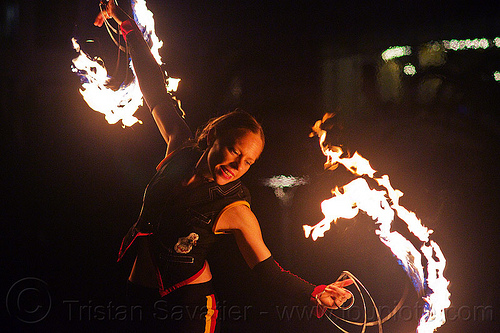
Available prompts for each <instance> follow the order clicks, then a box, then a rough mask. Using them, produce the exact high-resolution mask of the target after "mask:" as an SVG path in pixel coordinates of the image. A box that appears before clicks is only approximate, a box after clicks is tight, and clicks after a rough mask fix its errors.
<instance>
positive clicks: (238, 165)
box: [230, 156, 243, 170]
mask: <svg viewBox="0 0 500 333" xmlns="http://www.w3.org/2000/svg"><path fill="white" fill-rule="evenodd" d="M230 165H231V168H233V169H235V170H240V169H241V168H242V167H243V159H242V158H241V156H238V158H236V159H235V160H234V161H232V162H231V164H230Z"/></svg>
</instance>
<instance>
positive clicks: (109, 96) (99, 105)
mask: <svg viewBox="0 0 500 333" xmlns="http://www.w3.org/2000/svg"><path fill="white" fill-rule="evenodd" d="M131 5H132V11H133V14H134V20H135V21H136V23H137V25H138V27H139V29H140V30H141V31H142V33H143V35H144V37H145V39H146V41H147V42H148V44H150V45H151V53H152V54H153V56H154V58H155V59H156V62H157V63H158V64H159V65H161V64H163V61H162V60H161V56H160V54H159V50H160V48H161V47H162V46H163V42H162V41H161V40H160V39H159V38H158V37H157V36H156V33H155V28H154V23H155V22H154V19H153V13H152V12H151V11H149V10H148V8H147V6H146V1H145V0H132V1H131ZM107 24H109V23H107ZM112 30H114V31H117V30H116V29H112ZM118 30H119V29H118ZM108 31H111V30H108ZM110 36H111V38H112V39H113V40H114V41H116V40H115V38H114V37H113V36H112V35H111V32H110ZM72 42H73V48H74V49H75V51H76V52H78V57H76V58H75V59H73V65H72V70H73V72H75V73H76V74H77V75H78V76H79V77H80V81H81V84H82V87H81V89H80V93H81V94H82V96H83V99H84V100H85V102H87V104H88V106H89V107H90V108H92V109H93V110H95V111H98V112H101V113H103V114H104V115H105V119H106V120H107V122H108V123H110V124H115V123H117V122H119V121H121V122H122V125H123V126H124V127H126V126H132V125H134V124H135V123H142V122H141V121H140V120H139V119H137V118H136V117H135V116H134V113H135V112H136V111H137V109H138V108H139V107H141V106H142V105H143V98H142V93H141V90H140V88H139V84H138V82H137V78H136V76H135V72H134V67H133V64H132V60H131V59H129V67H130V68H131V70H132V73H133V74H134V77H133V79H132V80H131V81H130V82H129V83H122V84H121V85H120V87H118V89H112V88H111V87H109V86H108V82H109V80H110V79H111V77H110V76H109V75H108V72H107V70H106V66H105V65H104V62H103V61H102V59H100V58H98V57H94V58H92V57H90V56H89V55H88V54H87V53H85V52H84V51H83V50H82V49H81V47H80V45H79V44H78V42H77V40H76V38H72ZM118 47H119V48H120V49H122V48H123V47H122V46H121V45H119V46H118ZM165 77H167V80H166V82H165V86H166V88H167V91H169V92H172V91H176V90H177V86H178V84H179V81H180V79H175V78H170V77H168V75H167V73H166V72H165Z"/></svg>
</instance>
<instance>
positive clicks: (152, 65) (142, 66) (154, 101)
mask: <svg viewBox="0 0 500 333" xmlns="http://www.w3.org/2000/svg"><path fill="white" fill-rule="evenodd" d="M121 30H122V32H123V35H124V37H125V40H126V42H127V46H128V49H129V51H130V56H131V57H132V62H133V65H134V70H135V74H136V76H137V80H138V81H139V86H140V88H141V92H142V95H143V96H144V99H145V100H146V103H147V105H148V107H149V109H150V110H151V111H152V110H153V109H154V108H155V107H156V106H157V105H158V104H160V103H165V102H169V103H170V102H171V103H173V104H174V103H175V102H174V101H173V99H172V96H171V95H170V94H169V93H168V92H167V89H166V87H165V78H164V76H163V72H162V70H161V68H160V66H159V65H158V63H157V62H156V60H155V59H154V57H153V55H152V54H151V51H150V49H149V46H148V44H147V43H146V41H145V40H144V37H143V36H142V33H141V32H140V30H139V28H138V27H137V25H136V24H135V22H134V21H133V20H127V21H124V22H123V23H122V26H121Z"/></svg>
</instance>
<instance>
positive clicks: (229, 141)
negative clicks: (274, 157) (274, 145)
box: [206, 129, 264, 185]
mask: <svg viewBox="0 0 500 333" xmlns="http://www.w3.org/2000/svg"><path fill="white" fill-rule="evenodd" d="M209 140H210V138H209ZM263 148H264V143H263V141H262V138H261V136H260V134H256V133H253V132H251V131H249V130H244V129H236V130H233V131H230V132H229V133H227V134H225V135H222V136H220V137H217V138H215V140H213V143H212V145H211V146H210V148H209V150H208V154H207V162H208V174H207V175H206V177H208V178H209V179H213V180H214V181H215V182H216V183H217V184H219V185H224V184H227V183H229V182H232V181H235V180H237V179H239V178H240V177H241V176H243V175H244V174H245V173H246V172H247V171H248V169H250V166H251V165H252V164H253V163H255V161H257V159H258V158H259V156H260V154H261V153H262V149H263Z"/></svg>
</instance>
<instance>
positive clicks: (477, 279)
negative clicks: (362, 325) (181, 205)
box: [0, 0, 500, 333]
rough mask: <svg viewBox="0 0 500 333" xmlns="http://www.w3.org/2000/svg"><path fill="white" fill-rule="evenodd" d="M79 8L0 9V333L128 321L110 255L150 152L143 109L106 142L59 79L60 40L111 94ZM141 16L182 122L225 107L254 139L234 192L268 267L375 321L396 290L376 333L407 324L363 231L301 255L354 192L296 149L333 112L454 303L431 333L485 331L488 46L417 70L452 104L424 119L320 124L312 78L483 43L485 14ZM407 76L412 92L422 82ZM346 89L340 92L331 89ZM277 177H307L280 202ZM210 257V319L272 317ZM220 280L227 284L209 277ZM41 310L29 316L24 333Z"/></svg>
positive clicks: (257, 7) (494, 154) (360, 9)
mask: <svg viewBox="0 0 500 333" xmlns="http://www.w3.org/2000/svg"><path fill="white" fill-rule="evenodd" d="M97 3H98V2H97V1H90V0H80V1H64V2H62V1H61V2H60V1H26V0H25V1H22V0H19V1H14V0H7V1H5V2H4V3H3V4H2V6H1V7H0V8H2V21H1V27H0V28H1V29H0V33H1V41H2V47H1V48H0V49H1V50H0V60H2V61H1V63H2V67H1V68H2V71H1V74H0V75H1V76H0V78H1V79H0V107H1V125H2V134H1V138H2V152H3V154H2V155H3V157H2V162H1V170H2V172H1V173H0V174H1V175H2V184H3V186H2V193H3V195H2V206H1V210H0V211H1V215H0V216H1V225H2V232H1V233H0V250H1V252H0V253H1V258H2V259H1V269H0V281H1V282H2V283H1V287H0V313H1V315H2V320H1V321H0V322H1V324H0V327H2V332H54V331H58V332H75V331H81V332H111V331H120V330H121V329H122V328H123V326H122V325H126V324H127V323H126V321H125V322H124V321H120V320H117V319H116V318H110V317H109V316H108V315H106V316H105V318H96V317H95V316H94V315H95V313H90V314H89V311H94V310H95V309H96V307H98V306H103V307H106V306H108V305H109V304H112V305H113V306H120V305H123V304H126V303H125V297H124V287H125V281H126V279H127V276H128V273H129V271H130V267H131V263H132V258H127V259H126V260H125V262H123V263H116V255H117V251H118V248H119V246H120V242H121V238H122V236H123V235H124V234H125V233H126V231H127V230H128V228H129V227H130V225H132V224H133V222H135V219H136V218H137V215H138V213H139V210H140V207H141V200H142V194H143V190H144V188H145V186H146V185H147V183H148V181H149V179H150V177H151V176H152V175H153V174H154V171H155V166H156V165H157V163H158V162H159V161H160V160H161V159H162V157H163V154H164V152H165V145H164V142H163V141H162V139H161V136H160V135H159V133H158V131H157V129H156V127H155V124H154V122H153V120H152V118H151V116H150V114H149V111H148V109H147V108H146V107H141V108H140V109H139V110H138V111H137V115H138V118H140V119H141V120H142V121H143V124H142V125H139V124H137V125H134V126H133V127H131V128H122V127H121V126H120V125H119V124H115V125H109V124H107V123H106V121H105V120H104V117H103V115H101V114H99V113H97V112H94V111H92V110H91V109H90V108H89V107H88V106H87V104H86V103H85V102H84V101H83V99H82V98H81V95H80V94H79V93H78V89H79V87H80V83H79V79H78V77H77V76H76V75H75V74H74V73H72V72H71V60H72V59H73V58H74V57H75V56H76V53H75V52H74V51H73V50H72V45H71V37H73V36H75V37H77V38H79V39H80V40H81V41H84V40H87V39H92V40H93V41H94V42H93V43H84V44H82V45H84V46H83V47H84V48H86V50H87V51H88V52H89V53H91V54H92V55H99V56H101V57H102V58H103V60H104V62H105V63H106V64H107V66H108V68H109V69H110V72H111V73H113V74H115V76H116V77H118V78H123V77H124V73H125V69H124V68H123V66H115V63H116V59H117V51H116V48H115V47H114V44H113V43H112V41H111V40H110V38H109V36H108V35H107V33H106V32H105V31H104V30H103V29H99V28H96V27H94V26H93V25H92V22H93V19H94V17H95V16H96V15H97V13H98V6H97ZM148 6H149V8H150V9H151V10H152V11H153V12H154V15H155V20H156V29H157V34H158V35H159V37H160V39H162V40H163V41H164V43H165V46H164V47H163V49H162V50H161V55H162V56H163V60H164V62H165V64H166V69H167V71H168V73H169V74H170V75H171V76H173V77H179V78H181V79H182V81H181V84H180V87H179V91H178V93H177V95H178V97H179V98H180V99H181V100H182V105H183V109H184V110H185V111H186V114H187V115H186V121H187V122H188V124H189V125H190V126H191V127H192V128H193V129H195V128H197V127H199V126H201V125H202V124H203V123H204V122H205V121H207V120H208V119H209V118H211V117H213V116H216V115H219V114H222V113H223V112H226V111H229V110H231V109H234V108H235V107H240V108H243V109H245V110H247V111H249V112H250V113H252V114H254V115H255V116H256V118H257V119H258V120H259V121H261V122H262V124H263V126H264V130H265V132H266V148H265V151H264V153H263V155H262V157H261V159H260V160H259V161H258V163H257V164H256V165H255V166H253V167H252V170H250V171H249V173H248V174H247V175H245V177H244V182H245V184H246V185H247V186H248V187H249V189H250V191H251V193H252V209H253V211H254V212H255V214H256V216H257V218H258V219H259V221H260V224H261V228H262V231H263V236H264V240H265V242H266V244H267V245H268V247H269V248H270V250H271V252H272V253H273V254H274V257H275V259H276V260H277V261H278V262H280V263H281V264H282V266H283V267H284V268H285V269H287V270H290V271H292V272H294V273H295V274H298V275H299V276H301V277H303V278H305V279H307V280H309V281H310V282H312V283H315V284H325V283H330V282H333V281H334V280H336V279H337V277H338V276H339V275H340V273H341V272H342V271H343V270H348V271H350V272H352V273H353V274H354V275H356V276H357V277H358V278H359V279H360V280H361V281H362V282H363V284H364V285H365V286H366V287H367V289H368V290H369V291H370V293H371V294H372V296H373V298H374V299H375V301H376V302H377V305H378V306H379V307H383V308H384V309H388V308H390V307H393V306H394V305H395V304H396V303H397V302H398V300H399V299H400V297H401V295H402V293H403V290H404V288H405V286H410V292H409V295H408V297H407V298H406V301H405V303H404V305H405V309H404V311H402V312H400V314H399V316H396V318H394V319H393V320H391V321H389V322H387V323H386V324H385V325H384V332H412V331H414V330H415V327H416V326H417V320H418V318H419V315H417V314H416V313H414V312H417V313H418V311H416V310H415V309H416V307H417V308H418V306H421V304H422V302H421V301H419V300H418V298H417V295H416V294H415V292H414V291H413V289H412V287H411V284H410V282H409V280H408V278H407V277H406V275H405V274H404V272H403V270H402V269H401V267H400V266H399V265H398V264H397V262H396V259H394V257H393V256H392V255H391V254H390V252H389V250H388V249H387V248H386V247H385V246H384V245H383V244H382V243H381V242H380V241H379V240H378V237H377V236H376V235H375V230H376V226H375V224H374V223H373V221H371V219H370V218H369V217H367V216H366V215H363V214H360V215H359V216H357V217H356V218H355V219H353V220H351V221H347V220H340V221H339V222H338V223H337V224H336V225H334V226H332V229H331V230H330V231H328V232H327V233H326V234H325V237H324V238H321V239H319V240H317V241H316V242H313V241H312V240H311V239H306V238H304V235H303V231H302V225H303V224H309V225H313V224H315V223H317V222H318V221H320V220H321V219H322V217H323V216H322V214H321V211H320V202H321V201H322V200H324V199H327V198H329V197H330V196H331V194H330V191H331V189H332V188H334V187H335V186H342V185H345V184H346V183H347V182H348V181H349V180H351V179H353V177H352V175H350V174H349V173H347V172H346V171H345V170H342V168H341V167H339V168H338V169H337V170H335V171H325V170H323V163H324V162H325V158H324V156H323V155H322V153H321V151H320V149H319V146H318V142H317V138H310V137H309V133H310V131H311V127H312V125H313V124H314V123H315V121H316V120H318V119H320V118H321V117H322V116H323V114H324V113H325V112H328V111H335V112H337V113H338V115H339V117H340V118H341V119H342V121H343V123H344V129H343V132H342V134H341V139H342V140H343V142H342V143H343V144H344V145H345V147H347V148H348V149H349V150H350V151H352V152H354V151H358V152H359V153H360V154H361V155H362V156H364V157H366V158H367V159H369V160H370V162H371V165H372V167H373V168H374V169H375V170H377V171H379V172H380V174H388V175H389V176H390V178H391V181H392V184H393V185H394V187H395V188H397V189H400V190H401V191H402V192H404V196H403V198H402V199H401V204H402V205H403V206H405V207H406V208H408V209H409V210H412V211H414V212H416V214H417V216H418V217H419V218H420V219H421V220H422V222H423V224H424V225H426V226H427V227H429V228H430V229H433V230H434V234H433V236H432V239H434V240H435V241H436V242H437V243H438V244H439V245H440V246H441V249H442V251H443V253H444V255H445V257H446V258H447V261H448V265H447V269H446V270H445V277H446V278H447V279H448V280H450V281H451V283H450V287H449V290H450V292H451V294H452V296H451V302H452V309H450V311H449V313H448V314H449V321H448V323H446V324H445V325H444V326H443V327H442V328H441V329H439V330H438V332H444V333H446V332H453V333H462V332H494V331H495V328H496V327H497V326H498V325H497V322H498V320H499V318H500V317H499V316H500V312H499V309H500V302H499V301H498V299H499V297H500V292H499V287H498V285H497V283H498V282H499V281H498V278H497V277H498V271H499V268H500V265H499V263H498V253H499V250H500V248H499V245H498V241H497V239H498V237H499V236H500V228H499V226H498V221H499V218H498V216H499V213H500V212H499V209H498V206H499V202H498V200H497V199H498V194H497V192H498V188H499V185H500V182H499V179H500V177H499V176H498V167H500V165H499V163H498V154H499V152H500V150H499V148H500V147H499V134H500V123H499V112H498V105H499V103H500V83H499V82H495V81H494V80H493V79H492V77H490V76H487V75H486V74H484V73H490V72H488V70H490V68H493V69H495V70H499V71H500V51H499V49H498V48H497V49H496V50H485V51H484V52H481V51H477V52H469V53H466V52H462V53H460V52H458V53H456V54H455V53H454V55H451V54H450V55H449V57H448V63H447V65H446V66H443V67H440V68H438V69H436V72H432V73H431V70H429V71H428V72H425V75H434V76H433V77H439V78H444V81H445V82H451V84H450V86H451V87H453V89H455V90H453V89H452V91H459V93H457V94H456V95H453V96H454V97H451V98H450V97H449V96H450V95H449V94H448V95H446V93H443V95H442V96H444V97H442V98H441V99H439V98H437V99H435V100H433V101H431V102H428V103H417V102H415V100H416V99H413V98H412V96H413V94H412V92H411V91H410V92H408V91H406V92H405V95H404V98H403V99H402V100H399V101H398V102H381V101H380V100H377V99H373V100H371V99H369V98H367V99H365V100H364V101H365V102H364V104H363V107H362V108H359V105H357V106H356V107H353V108H352V109H346V108H345V105H344V107H338V108H335V110H330V109H325V100H333V102H332V103H333V105H334V107H336V104H335V103H336V101H337V100H341V99H342V96H341V93H339V90H338V89H337V90H335V89H336V88H339V87H333V90H334V91H333V92H332V96H330V95H329V94H328V90H326V88H325V77H324V73H325V64H327V63H328V61H333V62H334V63H335V64H342V63H345V62H343V60H344V59H362V60H361V61H366V59H375V58H377V57H378V58H377V59H379V58H380V54H381V52H383V51H384V50H385V49H387V48H388V47H391V46H396V45H412V46H413V47H416V48H418V47H419V46H421V45H423V44H424V43H427V42H430V41H439V40H442V39H452V38H456V39H465V38H482V37H484V38H488V39H490V40H492V39H493V38H495V37H500V23H499V22H500V6H499V5H498V3H497V2H496V1H486V0H478V1H428V0H424V1H412V0H411V1H410V0H400V1H360V0H354V1H344V0H342V1H287V2H284V1H253V2H242V1H189V0H184V1H148ZM363 59H364V60H363ZM413 60H414V59H412V61H413ZM377 61H381V60H380V59H379V60H377ZM122 65H123V62H122ZM115 67H116V68H117V69H116V70H115ZM363 68H365V67H363ZM363 73H366V71H365V72H363ZM419 75H422V76H419ZM419 75H417V76H416V77H415V78H413V79H412V80H414V81H415V82H417V80H421V81H420V82H423V81H424V74H419ZM488 75H489V74H488ZM361 81H362V79H361V78H360V76H354V77H352V78H350V79H349V80H347V82H344V83H345V86H349V85H350V84H352V85H356V84H357V82H361ZM363 82H365V81H363ZM408 82H410V81H408ZM410 83H411V82H410ZM410 86H412V85H411V84H410ZM418 86H419V85H418V83H417V84H414V85H413V86H412V87H418ZM342 87H344V85H342ZM363 87H365V86H363ZM369 88H370V87H368V88H366V89H369ZM372 88H373V87H372ZM235 89H236V90H237V91H238V92H239V93H238V94H234V91H235ZM339 89H340V88H339ZM342 89H344V88H342ZM325 91H326V92H325ZM335 91H337V92H335ZM445 92H446V91H445ZM446 96H448V97H446ZM445 98H448V99H445ZM275 175H292V176H296V177H307V179H308V180H309V183H308V184H307V185H305V186H300V187H297V188H296V189H295V192H294V197H293V200H292V201H291V202H290V204H289V205H284V204H283V203H281V202H280V201H279V200H278V199H277V198H276V196H275V195H274V193H273V190H272V189H270V188H268V187H265V186H264V185H263V184H262V181H263V180H264V179H266V178H269V177H272V176H275ZM401 227H402V224H401V222H400V221H399V223H395V228H400V229H401ZM403 229H404V228H403ZM224 242H227V245H228V248H229V249H231V250H225V252H221V253H220V255H219V256H218V257H216V258H214V270H215V272H214V274H215V275H216V276H217V277H218V281H219V282H217V285H218V286H219V287H226V288H225V290H226V291H223V292H221V296H222V297H223V298H224V299H226V300H227V303H225V304H229V305H231V304H237V305H239V306H245V305H248V304H252V306H253V307H254V308H255V309H266V311H267V310H268V309H274V308H273V307H272V306H271V307H270V305H269V304H268V303H266V302H262V301H261V300H259V297H255V296H259V293H258V288H257V287H252V288H246V289H250V290H246V291H245V287H248V285H249V284H251V283H252V281H247V280H248V277H246V276H245V275H246V274H245V272H246V268H245V267H244V264H243V263H242V261H241V258H240V257H239V256H238V253H237V251H236V250H235V249H234V244H232V243H231V239H226V240H224ZM228 263H231V265H232V267H233V268H232V270H234V272H231V274H228V273H227V271H225V270H224V268H225V266H227V265H228ZM219 270H220V271H219ZM235 277H240V278H236V279H235ZM228 286H229V287H228ZM30 288H34V289H30ZM254 288H257V289H254ZM20 290H21V291H22V290H25V291H26V293H25V294H24V296H26V295H29V293H30V292H33V290H35V292H33V293H32V295H33V296H32V297H31V298H30V297H28V296H26V298H19V299H22V300H23V301H25V302H27V305H26V306H25V308H24V309H26V308H27V309H33V314H28V315H27V314H26V312H23V313H20V312H18V311H17V310H16V306H15V303H12V301H13V297H14V296H13V295H15V294H16V293H17V294H19V293H20ZM30 290H31V291H30ZM47 295H48V296H50V300H51V303H50V304H47V302H46V301H47V299H48V298H47ZM260 296H264V295H260ZM37 297H38V298H37ZM44 302H45V303H44ZM13 304H14V305H13ZM38 305H41V307H40V308H37V306H38ZM229 305H228V306H229ZM44 309H48V314H47V316H46V317H44V318H43V319H42V320H37V319H39V318H37V317H36V316H37V313H38V312H37V311H38V310H39V311H42V312H43V310H44ZM89 309H90V310H89ZM92 309H93V310H92ZM35 310H36V311H35ZM73 310H74V311H73ZM16 311H17V312H16ZM27 311H28V312H29V310H27ZM75 311H76V312H75ZM412 311H413V312H412ZM270 312H272V311H270ZM30 316H31V317H30ZM357 319H359V318H357ZM26 321H28V322H29V321H36V323H27V322H26ZM4 325H5V326H4ZM3 327H5V329H4V328H3ZM351 329H352V331H353V332H354V331H357V330H356V328H354V329H353V328H352V327H351ZM223 331H225V332H276V331H282V332H295V331H296V332H325V331H328V332H330V331H331V332H335V331H336V329H335V328H334V327H333V325H332V324H330V323H329V322H328V321H327V320H326V319H325V318H323V319H322V320H311V321H305V322H304V321H292V322H286V321H280V320H279V319H277V318H276V317H275V316H274V317H273V315H269V316H262V315H260V316H259V315H258V314H255V313H252V315H250V316H249V318H247V320H236V319H235V318H229V320H227V321H226V322H225V326H224V330H223ZM375 331H376V330H375V329H374V328H371V329H369V330H367V332H375Z"/></svg>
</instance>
